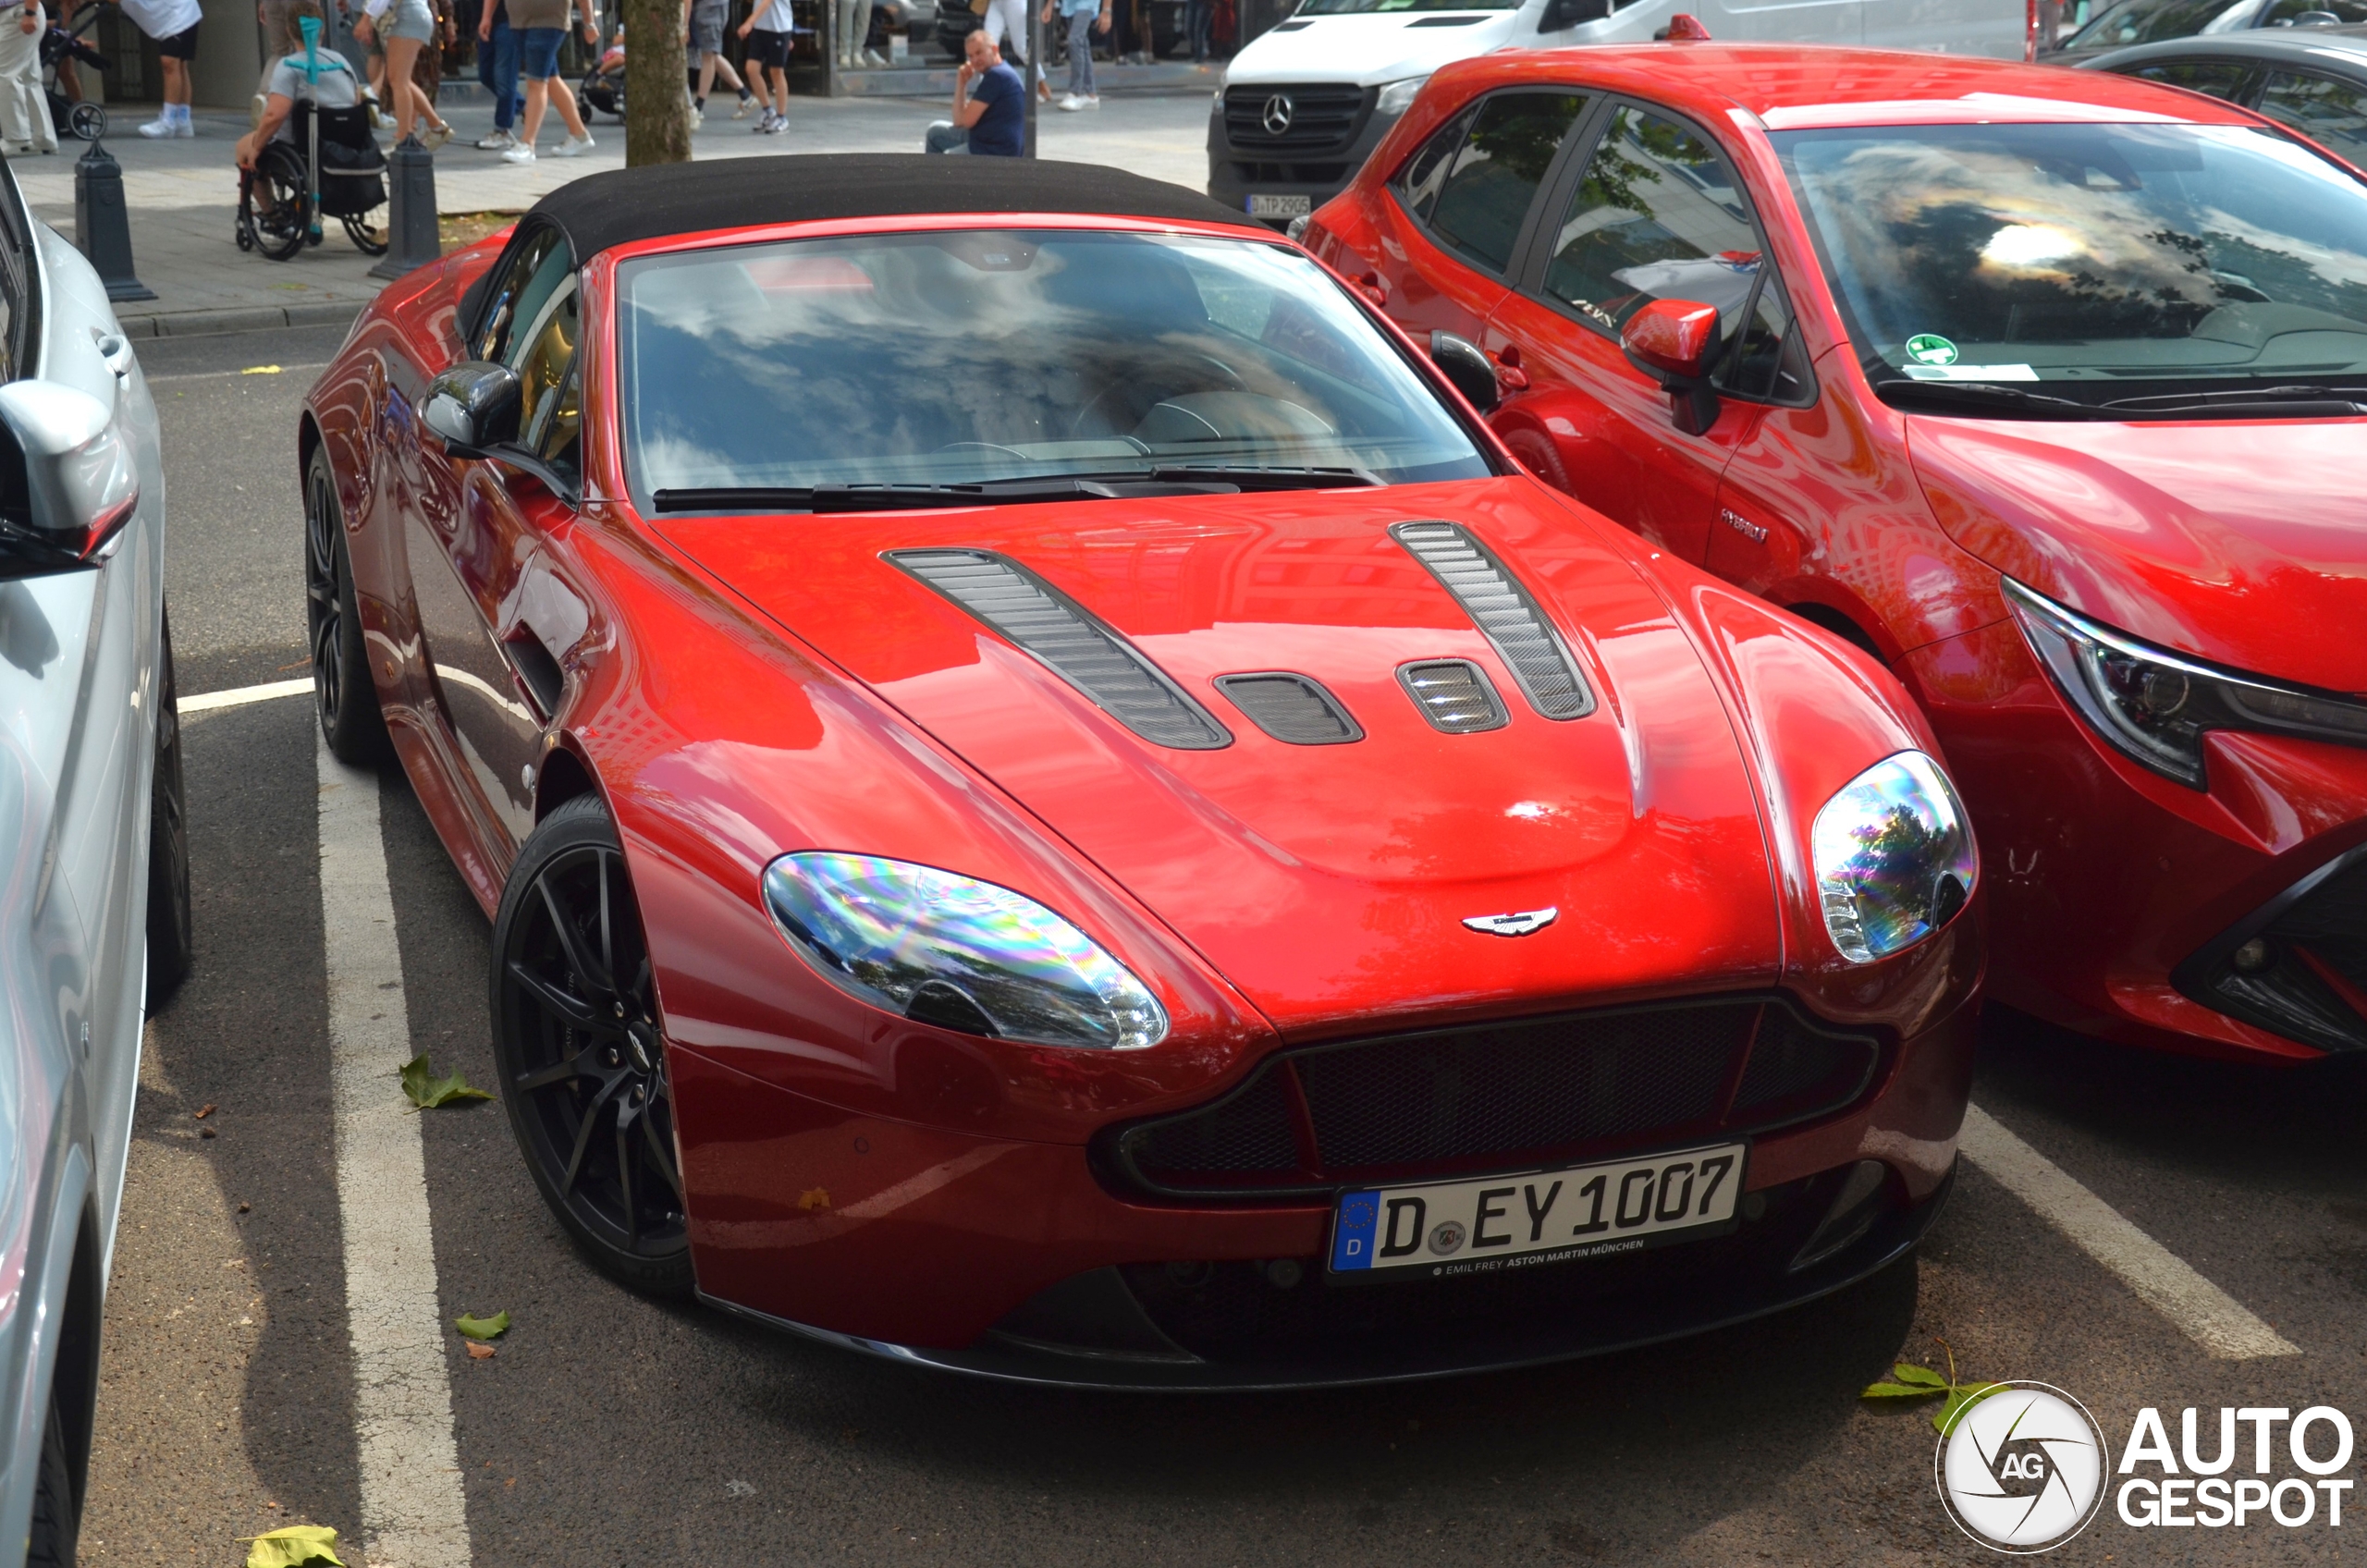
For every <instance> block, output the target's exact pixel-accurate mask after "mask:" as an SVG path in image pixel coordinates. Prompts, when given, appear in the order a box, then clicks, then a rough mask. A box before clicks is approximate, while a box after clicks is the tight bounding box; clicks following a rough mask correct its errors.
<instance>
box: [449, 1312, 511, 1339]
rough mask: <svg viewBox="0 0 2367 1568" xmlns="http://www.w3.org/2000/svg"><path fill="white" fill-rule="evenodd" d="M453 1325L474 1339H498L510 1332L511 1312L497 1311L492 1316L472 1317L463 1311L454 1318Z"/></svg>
mask: <svg viewBox="0 0 2367 1568" xmlns="http://www.w3.org/2000/svg"><path fill="white" fill-rule="evenodd" d="M452 1327H453V1328H455V1329H459V1330H460V1332H462V1333H463V1334H466V1335H467V1336H468V1337H469V1338H471V1339H472V1340H497V1339H499V1338H501V1336H502V1335H504V1334H506V1333H508V1332H509V1314H508V1313H506V1312H497V1313H495V1314H494V1315H493V1316H492V1317H471V1316H469V1314H467V1313H465V1312H463V1313H462V1314H460V1316H459V1317H455V1318H453V1319H452Z"/></svg>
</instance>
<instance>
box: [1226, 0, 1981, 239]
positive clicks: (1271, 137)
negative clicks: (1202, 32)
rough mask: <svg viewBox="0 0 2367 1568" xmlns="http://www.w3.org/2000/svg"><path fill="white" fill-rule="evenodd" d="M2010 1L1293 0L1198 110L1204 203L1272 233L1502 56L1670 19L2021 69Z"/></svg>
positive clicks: (1633, 37) (1639, 38)
mask: <svg viewBox="0 0 2367 1568" xmlns="http://www.w3.org/2000/svg"><path fill="white" fill-rule="evenodd" d="M2024 9H2025V7H2024V6H2023V5H2021V4H2019V3H2017V0H1937V3H1936V4H1930V5H1926V4H1918V3H1915V0H1809V3H1807V4H1799V5H1792V4H1786V5H1779V6H1770V5H1755V4H1748V3H1745V0H1629V3H1627V4H1625V5H1621V4H1617V3H1616V0H1479V3H1478V4H1458V3H1453V0H1302V3H1301V4H1300V5H1299V6H1298V8H1297V9H1296V10H1295V11H1294V12H1292V13H1291V18H1290V19H1289V20H1288V21H1285V22H1283V23H1282V24H1281V25H1280V26H1278V27H1275V28H1271V29H1269V31H1266V32H1264V33H1261V34H1259V35H1258V36H1257V38H1256V39H1255V40H1254V41H1252V42H1251V43H1249V45H1248V46H1247V47H1245V48H1244V49H1243V50H1242V51H1241V53H1240V54H1238V55H1234V56H1233V62H1232V64H1231V65H1229V66H1228V67H1226V68H1225V76H1224V85H1223V86H1221V87H1220V88H1219V89H1218V90H1217V92H1216V97H1215V101H1214V102H1213V103H1212V104H1210V105H1209V108H1208V194H1209V195H1211V196H1213V197H1215V198H1216V199H1217V200H1218V201H1219V202H1222V203H1224V204H1225V205H1226V206H1228V207H1231V208H1233V210H1234V211H1235V212H1246V213H1247V214H1249V215H1250V216H1252V217H1255V218H1262V219H1265V220H1266V221H1268V222H1270V223H1272V224H1274V225H1275V226H1277V227H1280V226H1282V225H1283V224H1286V223H1288V222H1290V221H1291V220H1292V219H1293V218H1297V217H1304V216H1305V215H1306V214H1308V213H1310V212H1313V211H1314V210H1315V209H1316V208H1317V207H1319V206H1321V205H1322V204H1323V203H1324V202H1329V201H1330V200H1331V198H1332V197H1334V196H1336V195H1338V194H1339V193H1340V191H1341V190H1343V189H1344V188H1345V187H1346V185H1347V183H1348V181H1349V179H1350V178H1352V177H1353V176H1354V175H1355V172H1356V170H1357V168H1358V167H1359V166H1360V165H1363V163H1364V162H1365V160H1366V158H1367V155H1368V154H1369V153H1371V152H1372V150H1373V149H1374V148H1375V147H1378V146H1379V145H1380V141H1381V139H1382V138H1383V137H1385V136H1386V135H1388V133H1389V129H1390V128H1391V127H1392V126H1393V125H1395V124H1396V123H1397V119H1398V116H1401V115H1403V114H1404V112H1405V110H1406V108H1407V106H1408V105H1410V104H1412V103H1413V102H1414V95H1415V94H1416V93H1417V92H1420V91H1421V87H1422V83H1423V82H1424V81H1426V80H1429V76H1430V73H1431V72H1433V71H1435V70H1438V69H1439V68H1440V67H1443V66H1447V65H1451V64H1453V62H1455V61H1458V60H1468V59H1473V58H1476V57H1478V56H1479V55H1486V54H1489V53H1491V52H1493V51H1496V50H1501V49H1559V48H1571V47H1576V46H1577V45H1581V44H1599V43H1642V42H1646V41H1649V40H1650V39H1652V38H1655V37H1658V36H1661V35H1662V34H1664V33H1666V31H1668V29H1669V26H1670V24H1671V23H1672V21H1673V20H1674V18H1676V17H1677V16H1678V14H1679V13H1684V14H1686V15H1689V16H1691V17H1692V18H1695V21H1696V22H1697V23H1698V24H1699V25H1700V26H1703V27H1706V28H1707V30H1708V31H1709V33H1710V35H1711V36H1712V37H1715V38H1720V39H1774V40H1781V41H1784V42H1787V43H1873V44H1880V45H1884V46H1889V47H1895V48H1903V49H1934V50H1945V51H1952V52H1954V53H1956V54H1965V55H1997V56H1999V57H2001V58H2010V59H2019V58H2020V57H2021V55H2022V48H2023V34H2024V31H2025V30H2026V26H2027V23H2026V20H2025V17H2024Z"/></svg>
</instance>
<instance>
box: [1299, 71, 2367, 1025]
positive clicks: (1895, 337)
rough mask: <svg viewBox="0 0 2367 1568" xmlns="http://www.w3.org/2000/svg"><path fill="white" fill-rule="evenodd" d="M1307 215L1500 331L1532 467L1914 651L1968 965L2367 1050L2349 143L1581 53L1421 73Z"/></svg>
mask: <svg viewBox="0 0 2367 1568" xmlns="http://www.w3.org/2000/svg"><path fill="white" fill-rule="evenodd" d="M1306 242H1307V243H1308V245H1309V246H1310V247H1312V248H1313V250H1314V251H1315V252H1316V253H1317V254H1318V256H1320V257H1321V258H1323V259H1324V260H1325V261H1326V262H1327V263H1330V264H1331V266H1332V267H1333V268H1334V269H1335V270H1336V271H1338V272H1339V273H1341V274H1342V275H1343V276H1346V277H1348V278H1350V279H1354V280H1356V281H1357V282H1358V283H1359V284H1360V286H1361V287H1362V288H1364V289H1365V291H1366V292H1367V294H1369V295H1370V296H1372V297H1373V298H1375V299H1376V300H1380V301H1382V302H1383V303H1384V304H1385V307H1386V309H1387V310H1388V312H1389V313H1390V314H1392V316H1394V317H1395V318H1396V319H1397V320H1398V321H1399V322H1400V323H1401V324H1403V325H1405V326H1406V327H1408V328H1412V329H1415V330H1417V331H1422V332H1431V331H1443V332H1447V333H1452V334H1455V335H1460V336H1462V337H1467V338H1471V339H1475V340H1477V341H1478V343H1479V344H1480V345H1481V346H1483V347H1484V349H1486V351H1487V352H1488V354H1489V355H1490V356H1492V358H1493V360H1494V361H1495V363H1496V367H1497V381H1498V386H1496V387H1495V388H1490V387H1489V386H1487V385H1486V383H1485V382H1484V380H1483V381H1482V382H1481V383H1480V384H1479V386H1478V388H1477V391H1478V395H1479V398H1480V400H1481V401H1482V402H1483V403H1494V404H1495V406H1494V408H1493V410H1492V412H1491V416H1490V417H1491V423H1493V425H1494V427H1495V429H1496V430H1497V432H1498V433H1499V434H1500V435H1502V437H1503V438H1504V440H1505V442H1506V443H1507V444H1508V445H1509V446H1510V447H1512V448H1513V450H1515V452H1517V453H1518V454H1519V455H1520V457H1521V459H1522V460H1523V461H1524V462H1526V463H1527V465H1528V466H1529V468H1530V469H1531V470H1532V471H1533V472H1536V473H1538V474H1539V475H1540V476H1542V477H1544V478H1546V479H1548V480H1549V481H1550V482H1551V483H1552V484H1555V485H1557V486H1559V487H1560V488H1562V489H1564V490H1565V491H1567V492H1568V493H1570V494H1571V495H1573V496H1576V497H1578V498H1579V499H1581V500H1583V501H1586V502H1587V503H1588V505H1590V506H1592V507H1594V508H1598V509H1599V510H1600V511H1602V512H1603V513H1605V514H1606V515H1608V516H1610V517H1612V518H1613V519H1616V520H1617V521H1621V522H1624V523H1625V524H1627V525H1628V526H1629V527H1631V528H1633V529H1635V530H1636V531H1637V533H1640V534H1641V535H1642V536H1644V537H1645V538H1647V539H1649V540H1650V541H1652V542H1653V543H1654V544H1656V545H1660V546H1662V548H1664V549H1666V550H1667V551H1669V552H1670V553H1671V554H1672V555H1674V556H1677V557H1682V558H1683V559H1686V560H1688V561H1692V562H1695V563H1698V564H1699V565H1701V566H1703V567H1706V568H1707V569H1708V570H1711V572H1713V573H1715V574H1716V575H1717V576H1719V577H1720V578H1723V579H1724V580H1725V581H1727V582H1734V583H1736V584H1739V585H1741V586H1743V587H1746V588H1748V589H1749V590H1751V591H1752V592H1754V593H1757V594H1763V595H1765V596H1766V597H1768V598H1770V599H1772V600H1773V601H1774V602H1775V603H1777V604H1780V605H1784V606H1788V607H1790V608H1792V609H1793V610H1795V611H1796V612H1797V613H1798V614H1799V615H1801V616H1803V617H1805V618H1807V619H1810V620H1812V621H1815V622H1816V623H1818V624H1819V625H1821V626H1824V627H1826V628H1828V629H1830V630H1831V631H1835V632H1837V633H1839V634H1840V635H1842V636H1844V637H1846V638H1848V639H1850V640H1851V641H1854V642H1856V643H1859V644H1860V645H1861V646H1863V647H1865V648H1866V649H1868V650H1870V652H1872V653H1873V654H1874V655H1876V656H1878V657H1879V658H1881V659H1882V660H1883V662H1884V663H1885V664H1887V665H1888V666H1890V668H1893V669H1894V670H1895V671H1896V672H1897V673H1898V674H1899V675H1900V676H1901V677H1902V678H1903V679H1904V680H1906V681H1907V685H1908V687H1909V688H1910V689H1911V690H1912V691H1913V692H1915V693H1916V695H1917V697H1918V698H1919V700H1920V701H1921V703H1922V704H1923V707H1924V711H1925V712H1926V713H1927V714H1928V715H1929V716H1930V717H1931V720H1932V727H1933V728H1934V729H1936V730H1937V731H1938V732H1939V735H1940V738H1941V741H1943V742H1944V745H1945V746H1946V748H1947V757H1948V760H1949V763H1950V766H1952V767H1953V768H1954V769H1955V770H1956V777H1957V778H1959V779H1960V780H1961V781H1962V783H1963V786H1964V790H1965V795H1966V799H1967V801H1968V804H1969V806H1970V808H1971V810H1972V814H1973V818H1974V822H1975V824H1976V825H1977V827H1978V829H1979V832H1980V835H1981V846H1982V849H1983V851H1985V854H1986V857H1987V858H1988V860H1989V862H1990V864H1991V865H1992V866H1993V870H1994V872H1995V879H1994V881H1993V884H1992V888H1991V895H1992V898H1993V900H1994V901H1993V906H1992V907H1993V916H1994V927H1993V929H1994V933H1995V941H1996V949H1995V959H1996V963H1995V968H1994V970H1993V974H1992V980H1991V995H1993V996H1995V997H1997V998H2001V999H2003V1000H2005V1001H2007V1002H2009V1003H2012V1004H2014V1005H2016V1006H2018V1007H2021V1008H2024V1009H2026V1010H2029V1011H2032V1012H2036V1013H2039V1014H2041V1015H2043V1016H2045V1017H2048V1018H2051V1019H2053V1020H2055V1021H2057V1022H2059V1023H2065V1024H2068V1025H2070V1026H2073V1027H2075V1028H2078V1029H2081V1030H2085V1031H2089V1032H2092V1033H2096V1034H2100V1035H2108V1036H2111V1037H2115V1038H2118V1039H2122V1040H2126V1041H2129V1042H2132V1043H2140V1044H2146V1045H2153V1046H2162V1047H2169V1048H2172V1049H2177V1050H2185V1051H2191V1052H2196V1053H2201V1054H2208V1055H2217V1056H2224V1057H2231V1058H2237V1059H2242V1060H2278V1061H2295V1060H2314V1059H2318V1058H2320V1057H2322V1056H2324V1054H2326V1053H2329V1052H2338V1051H2349V1050H2357V1049H2361V1048H2367V860H2362V858H2361V857H2362V854H2363V853H2367V851H2362V840H2367V750H2362V749H2361V748H2362V747H2367V701H2362V700H2361V695H2360V693H2362V692H2367V643H2361V642H2358V641H2356V640H2354V639H2353V638H2352V637H2351V636H2350V635H2349V632H2347V631H2344V630H2343V629H2344V628H2346V627H2348V626H2349V625H2350V624H2351V623H2352V620H2353V619H2354V618H2357V617H2361V616H2362V615H2367V530H2363V529H2362V525H2367V502H2362V500H2361V496H2362V490H2361V479H2360V470H2361V449H2362V447H2361V443H2362V437H2367V426H2363V425H2362V423H2361V416H2362V415H2367V188H2362V186H2361V182H2360V179H2359V178H2358V177H2357V176H2356V175H2355V174H2354V173H2353V172H2352V171H2350V170H2349V168H2347V167H2345V166H2343V165H2339V164H2337V163H2335V162H2333V161H2331V160H2329V159H2328V158H2326V157H2325V156H2324V155H2322V154H2321V153H2319V152H2318V151H2317V150H2316V149H2315V148H2313V147H2312V146H2310V145H2309V144H2307V143H2306V142H2303V141H2298V140H2296V139H2295V138H2294V137H2293V136H2292V135H2290V134H2289V133H2287V131H2286V130H2284V129H2281V128H2279V127H2276V126H2274V125H2271V124H2269V123H2268V122H2265V121H2263V120H2261V119H2259V118H2257V117H2255V116H2251V115H2250V114H2247V113H2245V112H2244V111H2242V110H2240V109H2237V108H2233V107H2230V106H2229V105H2227V104H2221V103H2218V102H2215V101H2212V100H2207V99H2204V98H2201V97H2199V96H2195V95H2190V94H2188V93H2184V92H2177V91H2173V90H2170V89H2166V88H2162V87H2156V86H2153V85H2151V84H2148V83H2145V82H2140V81H2135V80H2127V79H2116V78H2109V77H2103V76H2098V75H2092V74H2087V73H2081V74H2078V75H2074V74H2072V73H2070V72H2067V71H2063V70H2056V69H2051V68H2041V67H2025V66H2017V65H2008V64H1997V63H1987V62H1980V61H1971V60H1963V59H1952V58H1944V57H1934V56H1931V55H1901V54H1883V53H1875V52H1870V51H1849V50H1823V49H1806V48H1780V47H1726V46H1722V45H1717V44H1713V43H1669V44H1664V45H1659V46H1648V47H1636V48H1613V49H1575V50H1568V51H1563V52H1555V53H1530V54H1517V55H1515V54H1503V55H1490V56H1488V57H1486V58H1483V59H1478V60H1472V61H1469V62H1466V63H1464V64H1461V65H1457V66H1453V67H1448V68H1447V69H1444V70H1441V72H1439V73H1438V75H1437V76H1436V77H1434V78H1432V79H1431V81H1430V83H1429V87H1428V88H1426V89H1425V90H1424V92H1423V93H1422V95H1421V98H1420V100H1419V101H1418V102H1417V104H1415V106H1414V108H1413V109H1412V110H1411V111H1410V112H1409V113H1408V114H1407V115H1406V116H1405V117H1404V119H1403V120H1402V121H1401V122H1399V124H1398V126H1397V128H1396V129H1395V131H1394V132H1393V133H1392V135H1391V137H1390V138H1389V140H1388V141H1385V142H1384V143H1383V144H1382V145H1381V146H1380V148H1379V149H1378V150H1377V151H1376V152H1375V153H1374V154H1373V157H1372V159H1371V161H1370V162H1369V163H1368V164H1367V165H1366V167H1365V169H1364V171H1363V173H1362V174H1361V175H1360V176H1359V177H1358V178H1357V180H1356V182H1355V185H1354V186H1353V187H1352V188H1351V189H1350V190H1348V191H1347V192H1346V193H1345V194H1343V196H1342V197H1340V198H1339V199H1338V200H1337V201H1336V202H1332V203H1331V204H1330V205H1328V206H1326V207H1324V208H1323V209H1322V210H1321V211H1320V212H1319V213H1318V214H1316V215H1315V217H1314V219H1313V221H1312V225H1311V227H1310V228H1309V229H1308V231H1307V233H1306ZM1498 393H1500V395H1501V401H1498V400H1497V398H1496V396H1494V395H1493V394H1498Z"/></svg>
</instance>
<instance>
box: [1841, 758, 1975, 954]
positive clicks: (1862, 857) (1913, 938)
mask: <svg viewBox="0 0 2367 1568" xmlns="http://www.w3.org/2000/svg"><path fill="white" fill-rule="evenodd" d="M1809 855H1810V857H1811V858H1812V859H1813V861H1814V862H1815V864H1816V888H1817V899H1818V901H1819V902H1820V903H1821V905H1822V906H1823V909H1824V928H1825V931H1826V932H1827V934H1829V935H1830V936H1831V937H1833V945H1834V947H1835V948H1837V949H1840V951H1841V956H1842V957H1843V958H1846V959H1847V960H1848V961H1849V962H1851V963H1871V962H1874V961H1875V960H1876V959H1879V958H1887V957H1889V956H1890V955H1891V954H1893V953H1895V952H1903V951H1905V950H1906V949H1908V948H1911V947H1913V946H1914V945H1915V944H1916V943H1918V942H1919V941H1921V940H1922V939H1923V938H1924V937H1929V936H1930V935H1932V933H1933V932H1934V931H1937V930H1939V929H1940V928H1941V927H1942V926H1944V925H1947V923H1948V922H1949V921H1951V920H1953V919H1955V918H1956V912H1957V911H1959V910H1961V909H1963V908H1964V906H1965V903H1966V901H1967V900H1969V899H1970V898H1971V897H1972V889H1973V887H1974V885H1975V884H1976V883H1977V882H1978V880H1979V879H1980V876H1981V861H1980V854H1979V851H1976V850H1975V849H1974V847H1973V842H1972V828H1971V827H1970V825H1969V824H1968V823H1967V821H1966V820H1965V814H1964V806H1963V805H1962V803H1961V802H1958V801H1957V800H1956V790H1955V789H1954V788H1952V787H1951V786H1950V785H1949V783H1948V779H1947V775H1945V774H1944V773H1942V772H1941V771H1940V765H1939V764H1938V763H1936V762H1933V761H1932V759H1931V758H1930V757H1927V756H1925V755H1924V754H1923V753H1921V752H1901V753H1898V754H1897V755H1895V756H1891V757H1885V758H1883V760H1882V761H1881V762H1878V763H1876V764H1875V765H1874V766H1871V767H1870V768H1868V769H1866V771H1865V772H1863V773H1861V774H1859V775H1858V777H1857V778H1853V779H1851V780H1850V781H1849V782H1848V783H1846V784H1845V785H1843V786H1842V787H1841V788H1840V790H1838V791H1836V792H1835V793H1834V797H1833V799H1831V800H1829V801H1827V802H1825V803H1824V808H1823V809H1822V810H1821V811H1820V812H1818V813H1817V814H1816V824H1815V826H1814V827H1812V828H1811V829H1810V830H1809Z"/></svg>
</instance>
